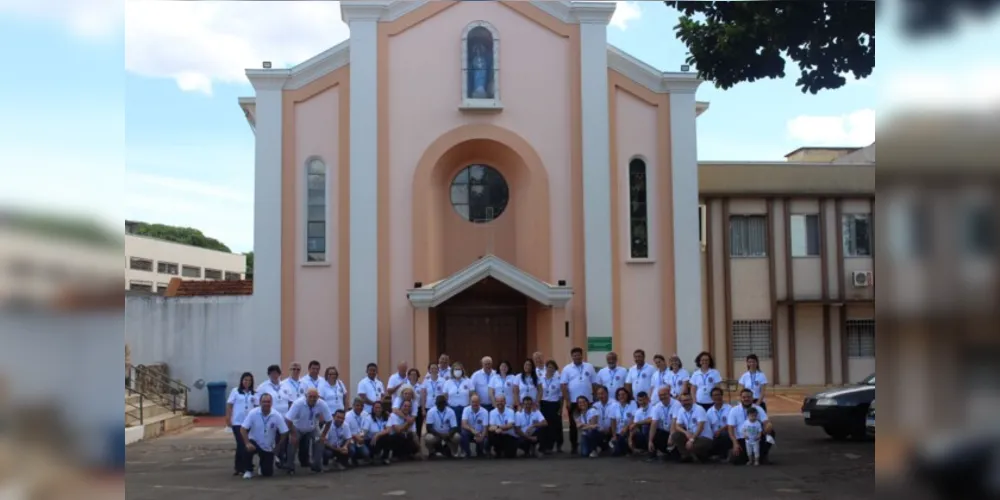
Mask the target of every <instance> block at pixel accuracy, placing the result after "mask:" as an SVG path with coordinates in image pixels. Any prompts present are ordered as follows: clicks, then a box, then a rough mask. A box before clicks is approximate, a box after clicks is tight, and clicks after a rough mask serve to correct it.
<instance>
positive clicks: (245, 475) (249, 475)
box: [243, 471, 253, 479]
mask: <svg viewBox="0 0 1000 500" xmlns="http://www.w3.org/2000/svg"><path fill="white" fill-rule="evenodd" d="M252 478H253V472H250V471H246V472H244V473H243V479H252Z"/></svg>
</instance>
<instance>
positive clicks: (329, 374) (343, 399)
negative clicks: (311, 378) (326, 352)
mask: <svg viewBox="0 0 1000 500" xmlns="http://www.w3.org/2000/svg"><path fill="white" fill-rule="evenodd" d="M347 396H348V393H347V386H345V385H344V382H343V381H342V380H340V372H339V371H338V370H337V367H336V366H329V367H327V368H326V373H325V374H323V380H322V381H321V382H320V383H319V397H320V398H322V399H323V401H326V406H327V407H329V408H330V413H331V414H332V413H336V412H337V410H344V411H347V410H348V407H347ZM331 416H332V415H331Z"/></svg>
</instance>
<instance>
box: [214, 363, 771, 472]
mask: <svg viewBox="0 0 1000 500" xmlns="http://www.w3.org/2000/svg"><path fill="white" fill-rule="evenodd" d="M570 357H571V359H572V362H571V363H570V364H568V365H566V366H564V367H562V368H561V369H560V367H559V365H558V364H557V363H556V362H555V361H554V360H551V359H549V360H547V361H544V363H543V359H544V358H543V355H542V353H535V354H534V355H533V356H532V358H531V359H527V360H525V361H524V364H523V365H522V367H521V368H522V369H521V371H520V372H517V373H515V371H514V369H513V367H512V366H511V364H510V363H509V362H507V361H502V362H500V363H499V365H497V366H496V367H494V364H493V359H491V358H490V357H488V356H487V357H484V358H483V359H482V360H481V362H480V363H481V368H480V369H479V370H477V371H476V372H474V373H472V374H471V375H470V374H468V372H467V371H466V369H465V366H464V365H463V364H462V363H461V362H454V363H452V362H451V360H450V359H449V357H448V355H447V354H442V355H441V356H440V358H439V359H438V362H437V363H431V364H430V366H428V368H427V373H426V374H425V375H423V376H422V375H421V373H420V371H419V370H417V369H416V368H409V367H408V366H407V364H406V363H405V362H404V363H399V364H398V365H397V367H396V368H397V370H396V372H395V373H393V374H392V375H391V376H390V377H389V378H388V380H387V381H386V382H385V383H383V382H382V380H381V379H380V378H379V371H378V366H377V365H376V364H374V363H370V364H369V365H368V366H367V368H366V372H367V376H366V377H365V378H364V379H362V380H361V381H360V382H358V385H357V390H356V393H355V395H354V398H353V399H351V394H350V393H349V391H348V390H347V387H346V386H345V384H344V382H343V381H341V380H340V377H339V372H338V371H337V368H336V367H332V366H331V367H328V368H326V370H325V372H324V373H323V376H322V377H321V376H320V371H321V365H320V363H319V362H318V361H312V362H310V363H309V365H308V367H307V371H308V373H307V374H306V375H305V376H302V367H301V365H300V364H298V363H292V365H291V366H290V367H289V371H290V374H289V376H288V377H287V378H285V379H284V380H282V378H281V376H282V371H281V367H280V366H277V365H272V366H270V367H269V368H268V370H267V375H268V380H267V381H265V382H263V383H261V384H260V385H256V384H255V382H254V377H253V374H251V373H249V372H247V373H244V374H243V376H242V377H241V379H240V383H239V385H238V386H237V387H236V388H235V389H233V390H232V392H231V393H230V395H229V400H228V404H227V410H226V420H227V425H228V426H230V427H231V428H232V430H233V435H234V437H235V440H236V455H235V460H234V475H237V476H243V477H244V478H246V479H250V478H252V477H253V476H254V475H255V473H256V474H260V475H262V476H265V477H266V476H272V475H273V474H274V468H275V467H278V468H280V469H283V470H285V471H286V472H287V473H289V474H294V473H295V471H296V462H298V464H299V465H300V466H301V467H308V468H310V469H311V470H312V471H313V472H322V471H324V470H332V469H338V470H344V469H346V468H348V467H356V466H358V465H360V464H362V463H365V464H374V463H381V464H385V465H389V464H391V463H392V462H393V461H398V460H414V459H422V458H424V457H425V456H426V457H428V458H445V457H447V458H475V457H480V458H482V457H492V458H515V457H517V456H518V455H519V454H520V455H521V456H524V457H544V456H547V455H551V454H553V453H562V452H563V448H564V433H563V421H564V417H566V420H568V423H569V442H570V443H569V444H570V453H571V454H572V455H579V456H584V457H590V458H597V457H600V456H601V455H602V454H603V455H610V456H625V455H632V456H641V457H644V458H646V459H647V460H649V461H658V460H664V461H681V462H708V461H728V462H731V463H734V464H738V465H741V464H746V465H759V464H760V463H764V462H765V461H766V460H767V456H768V451H769V449H770V447H771V445H772V444H773V443H774V429H773V427H772V424H771V422H770V421H769V420H768V417H767V413H766V409H767V406H766V403H765V401H764V387H765V386H766V385H767V377H766V376H765V375H764V373H762V372H761V371H760V367H759V360H758V359H757V357H756V356H755V355H750V356H748V357H747V358H746V361H747V371H746V373H744V374H743V375H742V377H740V379H739V404H736V405H733V406H730V405H728V404H727V403H726V402H725V401H724V392H723V389H722V388H721V387H720V384H721V383H722V382H723V379H722V375H721V374H720V373H719V371H718V370H716V369H715V360H714V359H713V358H712V355H711V354H709V353H707V352H702V353H701V354H699V355H698V356H697V357H696V359H695V364H696V366H697V368H696V369H695V370H694V371H693V372H691V373H689V372H688V371H687V370H685V369H684V368H683V363H682V362H681V360H680V358H679V357H677V356H676V355H675V356H672V357H671V358H670V359H667V358H666V357H664V356H662V355H660V354H657V355H656V356H654V357H653V364H652V365H650V364H648V363H646V353H645V352H644V351H643V350H641V349H639V350H636V351H635V352H634V353H633V359H634V361H635V365H633V366H632V367H631V368H628V369H626V368H624V367H622V366H620V365H619V364H618V355H617V354H616V353H613V352H612V353H609V354H608V355H607V357H606V361H607V366H605V367H603V368H601V369H600V370H597V369H596V368H595V367H594V366H593V365H592V364H590V363H587V362H584V361H583V350H582V349H580V348H574V349H573V350H572V351H571V352H570ZM564 412H565V413H564ZM424 452H426V455H425V454H424ZM255 457H257V458H258V466H257V467H256V468H255V466H254V458H255ZM296 459H297V460H296Z"/></svg>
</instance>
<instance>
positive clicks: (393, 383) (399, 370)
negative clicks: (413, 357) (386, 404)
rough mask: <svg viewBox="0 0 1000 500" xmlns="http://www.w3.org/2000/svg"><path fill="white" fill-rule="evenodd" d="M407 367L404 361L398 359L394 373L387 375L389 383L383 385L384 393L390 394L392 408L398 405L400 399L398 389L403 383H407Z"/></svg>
mask: <svg viewBox="0 0 1000 500" xmlns="http://www.w3.org/2000/svg"><path fill="white" fill-rule="evenodd" d="M408 371H409V370H408V368H407V365H406V362H405V361H400V362H399V363H398V364H396V373H393V374H392V375H390V376H389V383H388V384H386V386H385V394H386V395H388V396H392V406H393V408H398V407H399V402H400V400H401V399H402V397H401V394H400V391H401V389H400V388H401V387H402V386H403V384H406V383H407V375H406V374H407V372H408Z"/></svg>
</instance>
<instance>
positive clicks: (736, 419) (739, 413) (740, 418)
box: [726, 405, 767, 430]
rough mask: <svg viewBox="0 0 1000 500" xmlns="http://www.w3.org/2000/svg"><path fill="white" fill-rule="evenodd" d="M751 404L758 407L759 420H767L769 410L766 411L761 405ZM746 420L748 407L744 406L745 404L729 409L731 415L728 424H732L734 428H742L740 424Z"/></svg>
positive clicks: (762, 421) (727, 419)
mask: <svg viewBox="0 0 1000 500" xmlns="http://www.w3.org/2000/svg"><path fill="white" fill-rule="evenodd" d="M751 406H752V407H754V408H756V409H757V421H758V422H760V423H764V422H767V412H765V411H764V409H763V408H761V407H760V406H757V405H751ZM746 421H747V411H746V408H743V405H736V406H733V407H732V408H730V409H729V416H728V417H727V418H726V425H731V426H733V428H734V429H736V430H740V426H741V425H743V422H746Z"/></svg>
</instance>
